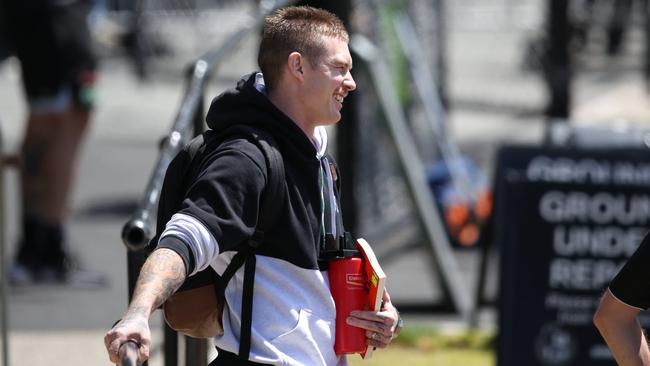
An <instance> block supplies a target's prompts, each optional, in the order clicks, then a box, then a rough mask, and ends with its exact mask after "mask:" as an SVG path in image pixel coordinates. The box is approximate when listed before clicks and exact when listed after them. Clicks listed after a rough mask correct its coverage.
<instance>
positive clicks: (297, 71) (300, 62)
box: [287, 52, 305, 81]
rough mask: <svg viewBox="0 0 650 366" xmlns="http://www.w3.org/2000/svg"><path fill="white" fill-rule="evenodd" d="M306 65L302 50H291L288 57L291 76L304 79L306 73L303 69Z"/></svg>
mask: <svg viewBox="0 0 650 366" xmlns="http://www.w3.org/2000/svg"><path fill="white" fill-rule="evenodd" d="M304 65H305V58H304V57H302V55H301V54H300V52H291V53H290V54H289V57H288V58H287V66H288V68H289V74H291V76H293V77H295V78H297V79H299V80H300V81H302V80H303V78H304V74H303V69H304Z"/></svg>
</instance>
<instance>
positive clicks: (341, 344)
mask: <svg viewBox="0 0 650 366" xmlns="http://www.w3.org/2000/svg"><path fill="white" fill-rule="evenodd" d="M329 280H330V291H331V292H332V297H333V298H334V303H335V304H336V336H335V340H334V352H335V353H336V354H337V355H342V354H350V353H361V352H364V351H365V350H366V348H367V347H368V345H367V343H366V335H365V330H364V329H362V328H359V327H355V326H352V325H349V324H347V323H346V321H345V320H346V319H347V317H348V316H350V312H352V310H365V308H366V301H367V296H368V295H367V292H366V275H365V272H364V269H363V259H361V257H360V255H359V253H358V252H356V253H355V252H348V253H346V256H345V257H339V258H335V259H332V260H330V262H329Z"/></svg>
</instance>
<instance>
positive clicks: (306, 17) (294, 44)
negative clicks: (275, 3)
mask: <svg viewBox="0 0 650 366" xmlns="http://www.w3.org/2000/svg"><path fill="white" fill-rule="evenodd" d="M324 36H327V37H335V38H338V39H341V40H342V41H345V42H348V41H349V36H348V32H347V31H346V29H345V26H344V25H343V22H341V20H340V19H339V18H338V17H337V16H336V15H334V14H332V13H330V12H328V11H326V10H323V9H317V8H313V7H309V6H290V7H285V8H281V9H278V10H276V11H275V12H274V13H273V14H271V15H269V16H267V17H266V19H265V20H264V27H263V29H262V41H261V43H260V48H259V54H258V56H257V63H258V65H259V67H260V69H261V70H262V74H263V75H264V83H265V85H266V89H267V90H268V91H272V90H274V89H275V87H276V86H277V84H278V82H279V80H280V78H281V76H282V72H283V67H284V65H285V64H286V62H287V58H288V57H289V54H291V53H292V52H299V53H301V54H302V55H304V56H305V57H306V58H307V60H308V62H309V63H310V64H311V65H312V66H315V65H316V63H317V61H318V60H319V59H320V57H321V56H322V54H323V51H324V50H323V45H324V44H323V37H324Z"/></svg>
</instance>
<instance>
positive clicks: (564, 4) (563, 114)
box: [544, 0, 571, 120]
mask: <svg viewBox="0 0 650 366" xmlns="http://www.w3.org/2000/svg"><path fill="white" fill-rule="evenodd" d="M568 3H569V2H568V1H566V0H549V11H548V24H547V27H548V28H547V32H548V39H549V47H548V51H547V53H546V62H545V68H544V71H545V75H544V76H545V81H546V84H547V87H548V91H549V103H548V107H547V109H546V115H547V117H548V118H549V119H565V120H566V119H568V118H569V113H570V108H571V90H570V83H571V62H570V56H569V38H570V34H571V30H570V26H569V16H568Z"/></svg>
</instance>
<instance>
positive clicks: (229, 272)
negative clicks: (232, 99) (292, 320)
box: [218, 127, 285, 360]
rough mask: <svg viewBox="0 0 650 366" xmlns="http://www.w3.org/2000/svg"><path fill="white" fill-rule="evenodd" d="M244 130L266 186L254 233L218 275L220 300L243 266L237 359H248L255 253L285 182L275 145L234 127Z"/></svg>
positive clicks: (265, 137)
mask: <svg viewBox="0 0 650 366" xmlns="http://www.w3.org/2000/svg"><path fill="white" fill-rule="evenodd" d="M237 128H238V129H245V130H246V131H247V132H248V133H250V134H252V135H253V136H254V139H253V141H254V142H255V144H256V145H257V146H258V147H259V148H260V150H262V153H263V154H264V158H265V159H266V166H267V185H266V187H265V191H264V193H263V198H262V202H261V205H260V212H259V214H258V218H257V226H256V228H255V233H254V234H253V236H252V237H251V238H250V239H249V240H248V242H247V243H246V244H245V245H243V246H242V247H241V248H240V249H239V250H238V251H237V253H236V254H235V255H234V256H233V258H232V260H231V261H230V263H229V264H228V266H227V267H226V270H225V271H224V272H223V274H222V275H221V281H219V282H220V286H221V287H219V288H218V291H220V295H219V296H222V298H223V297H224V291H225V289H226V286H227V285H228V282H229V281H230V279H232V276H234V274H235V272H237V270H238V269H239V268H240V267H241V266H242V265H244V283H243V291H242V308H241V328H240V337H239V358H240V359H242V360H248V357H249V356H250V347H251V326H252V320H253V292H254V288H255V266H256V258H255V252H256V250H257V248H259V247H260V245H261V244H262V242H263V240H264V234H265V233H266V232H267V231H268V230H269V229H270V228H271V226H272V225H273V224H274V223H275V221H276V219H277V215H275V211H276V209H277V207H278V206H280V205H281V204H282V199H283V197H284V194H283V189H284V182H285V172H284V162H283V160H282V154H280V151H279V150H278V148H277V142H276V141H275V139H274V138H273V136H271V135H270V134H269V133H267V132H266V131H263V130H259V129H254V128H248V127H237Z"/></svg>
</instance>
